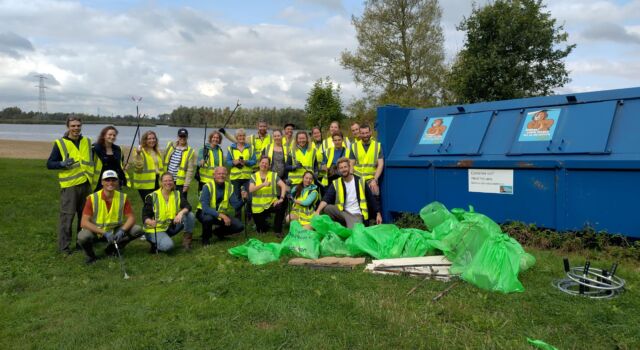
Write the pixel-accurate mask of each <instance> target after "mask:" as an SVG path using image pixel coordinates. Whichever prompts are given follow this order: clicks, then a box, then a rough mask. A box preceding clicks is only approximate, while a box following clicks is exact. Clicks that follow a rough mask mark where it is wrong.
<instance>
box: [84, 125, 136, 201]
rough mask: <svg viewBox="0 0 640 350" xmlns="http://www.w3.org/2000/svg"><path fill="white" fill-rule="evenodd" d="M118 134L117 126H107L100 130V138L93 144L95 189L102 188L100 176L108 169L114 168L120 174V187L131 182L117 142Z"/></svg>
mask: <svg viewBox="0 0 640 350" xmlns="http://www.w3.org/2000/svg"><path fill="white" fill-rule="evenodd" d="M117 136H118V130H117V129H116V128H115V127H113V126H106V127H104V128H103V129H102V131H100V135H99V136H98V140H97V141H96V143H94V144H93V146H92V148H93V153H94V160H95V168H94V172H93V179H94V180H93V182H94V183H95V184H96V187H95V191H99V190H100V189H102V181H100V177H101V176H102V173H104V172H105V171H107V170H113V171H115V172H116V174H118V184H119V188H123V187H125V186H127V184H128V182H129V174H127V173H126V172H125V169H124V164H123V161H124V155H123V154H122V149H121V148H120V146H118V145H116V144H115V142H116V137H117Z"/></svg>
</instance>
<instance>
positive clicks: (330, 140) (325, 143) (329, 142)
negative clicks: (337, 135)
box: [322, 136, 349, 150]
mask: <svg viewBox="0 0 640 350" xmlns="http://www.w3.org/2000/svg"><path fill="white" fill-rule="evenodd" d="M345 140H349V138H343V139H342V148H347V144H346V143H345V142H344V141H345ZM335 146H336V145H334V144H333V136H329V137H327V138H326V139H324V141H322V147H324V149H325V150H327V149H329V148H334V147H335Z"/></svg>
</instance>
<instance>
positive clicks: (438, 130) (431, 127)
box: [420, 117, 453, 145]
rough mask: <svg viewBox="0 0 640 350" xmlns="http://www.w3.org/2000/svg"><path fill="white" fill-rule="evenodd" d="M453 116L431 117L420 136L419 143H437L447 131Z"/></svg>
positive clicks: (440, 141) (439, 142) (442, 139)
mask: <svg viewBox="0 0 640 350" xmlns="http://www.w3.org/2000/svg"><path fill="white" fill-rule="evenodd" d="M451 120H453V117H432V118H429V120H428V121H427V126H426V127H425V128H424V131H423V132H422V137H421V138H420V144H421V145H439V144H441V143H442V141H444V138H445V137H446V136H447V132H449V127H450V126H451Z"/></svg>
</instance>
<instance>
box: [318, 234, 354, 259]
mask: <svg viewBox="0 0 640 350" xmlns="http://www.w3.org/2000/svg"><path fill="white" fill-rule="evenodd" d="M349 254H350V253H349V249H347V244H346V243H345V242H344V241H343V240H342V238H340V236H338V235H337V234H335V233H333V232H330V233H329V234H327V235H326V236H324V238H323V239H322V241H321V242H320V256H349Z"/></svg>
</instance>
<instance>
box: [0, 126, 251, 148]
mask: <svg viewBox="0 0 640 350" xmlns="http://www.w3.org/2000/svg"><path fill="white" fill-rule="evenodd" d="M107 125H108V124H84V125H82V135H84V136H87V137H89V138H91V140H92V141H93V142H95V140H96V139H97V138H98V135H99V134H100V131H101V130H102V128H104V127H105V126H107ZM116 129H118V138H117V140H116V144H118V145H120V146H126V147H127V148H128V147H129V146H130V145H131V140H132V139H133V134H134V133H135V131H136V127H135V126H116ZM178 129H180V128H179V127H173V126H152V127H148V126H145V127H143V126H141V127H140V130H141V132H145V131H147V130H153V131H155V133H156V134H157V135H158V138H159V141H160V142H159V143H158V144H159V145H160V148H164V147H165V146H166V145H167V142H169V141H174V140H176V139H177V134H178ZM215 129H217V128H215ZM66 130H67V127H66V126H65V125H55V124H0V139H3V140H19V141H45V142H53V141H55V140H56V139H57V138H60V137H62V135H63V134H64V132H65V131H66ZM187 130H188V131H189V145H191V146H192V147H194V148H196V149H199V148H201V147H202V141H203V136H204V128H187ZM213 130H214V129H212V128H207V133H210V132H211V131H213ZM245 130H246V132H247V135H251V134H254V133H255V132H256V130H255V129H245ZM234 131H235V129H227V132H230V133H233V132H234ZM135 144H136V145H137V144H138V141H137V140H136V143H135ZM229 145H230V142H229V140H227V139H226V138H224V137H223V141H222V146H223V148H225V149H226V147H227V146H229Z"/></svg>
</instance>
